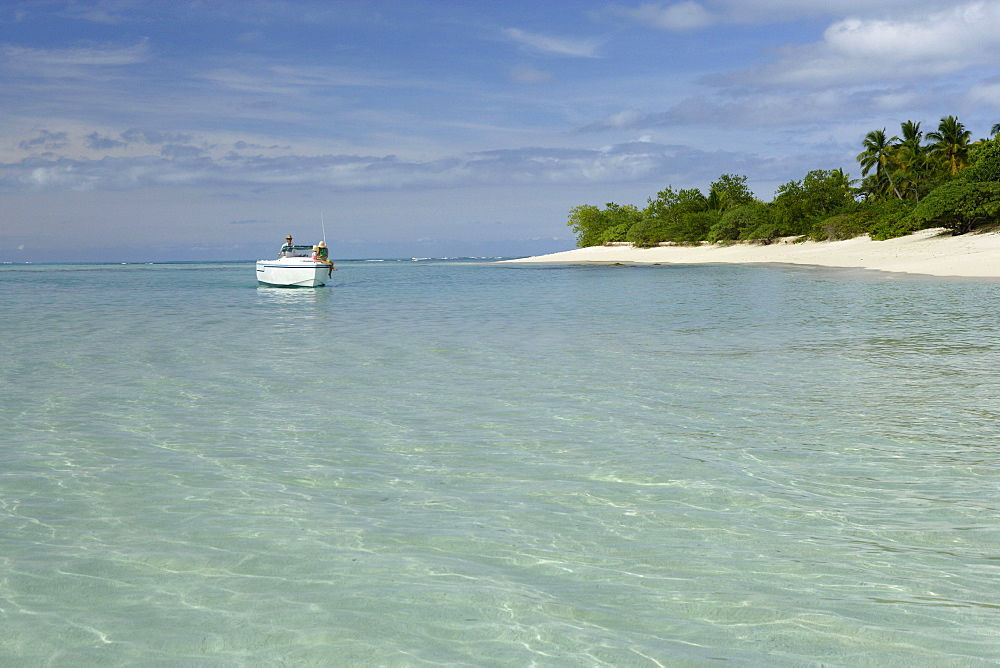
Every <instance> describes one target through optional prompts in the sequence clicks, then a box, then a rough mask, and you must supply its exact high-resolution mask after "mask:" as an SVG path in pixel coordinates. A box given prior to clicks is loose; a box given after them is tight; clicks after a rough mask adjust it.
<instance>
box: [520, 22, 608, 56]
mask: <svg viewBox="0 0 1000 668" xmlns="http://www.w3.org/2000/svg"><path fill="white" fill-rule="evenodd" d="M503 34H504V35H506V36H507V37H508V38H510V39H511V40H513V41H514V42H516V43H517V44H520V45H521V46H522V47H525V48H527V49H530V50H532V51H537V52H539V53H545V54H552V55H557V56H574V57H577V58H595V57H597V48H598V46H600V44H599V42H598V41H597V40H593V39H569V38H565V37H552V36H549V35H540V34H537V33H529V32H525V31H524V30H520V29H518V28H505V29H504V31H503Z"/></svg>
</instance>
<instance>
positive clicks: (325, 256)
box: [312, 241, 337, 277]
mask: <svg viewBox="0 0 1000 668" xmlns="http://www.w3.org/2000/svg"><path fill="white" fill-rule="evenodd" d="M312 259H313V262H322V263H323V264H325V265H327V266H328V267H329V268H330V269H329V271H327V272H326V275H327V276H328V277H329V276H333V272H335V271H337V268H336V267H334V266H333V261H332V260H330V251H329V250H328V249H327V247H326V242H325V241H321V242H319V243H318V244H316V245H315V246H313V254H312Z"/></svg>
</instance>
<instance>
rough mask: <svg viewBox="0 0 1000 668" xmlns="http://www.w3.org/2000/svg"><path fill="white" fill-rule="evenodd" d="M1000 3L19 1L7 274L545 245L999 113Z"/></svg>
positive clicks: (767, 187)
mask: <svg viewBox="0 0 1000 668" xmlns="http://www.w3.org/2000/svg"><path fill="white" fill-rule="evenodd" d="M998 63H1000V0H978V1H969V2H965V1H963V0H839V1H838V0H824V1H823V2H820V1H818V0H752V1H751V0H682V1H680V2H673V1H669V0H668V1H666V2H629V1H627V0H612V1H609V2H602V1H597V0H580V1H574V0H566V1H564V2H558V3H557V2H538V0H531V1H523V2H522V1H521V0H504V2H497V1H496V0H490V1H479V0H469V1H459V0H451V1H432V0H399V1H396V0H387V1H378V0H368V1H363V2H362V1H358V2H355V1H353V0H332V1H328V2H319V1H309V0H286V1H282V0H262V1H260V2H255V1H253V0H240V1H235V0H155V1H154V0H106V1H100V0H90V1H79V2H72V1H58V0H51V1H48V0H30V1H23V2H21V1H18V0H5V1H4V2H3V3H0V261H8V262H10V261H13V262H21V261H31V260H34V261H50V260H81V261H86V260H92V261H141V260H171V259H173V260H199V259H253V258H255V257H258V256H262V257H269V256H271V255H272V254H273V253H274V251H275V250H276V248H277V246H278V245H280V242H281V239H282V238H283V237H284V235H285V234H287V233H292V234H294V235H295V237H296V241H302V242H308V243H313V242H315V241H318V240H319V238H320V236H321V235H322V233H321V218H322V220H323V221H325V225H326V234H327V239H328V242H329V243H330V245H331V247H332V250H333V255H334V257H341V258H352V257H413V256H417V257H429V256H454V255H525V254H534V253H541V252H549V251H554V250H563V249H568V248H571V247H572V246H573V242H574V240H573V236H572V230H570V228H568V227H567V226H566V219H567V214H568V212H569V210H570V209H571V208H572V207H574V206H577V205H580V204H595V205H604V204H605V203H607V202H612V201H614V202H617V203H620V204H637V205H639V206H642V205H644V204H645V202H646V198H648V197H650V196H655V194H656V193H657V192H658V191H659V190H661V189H663V188H664V187H666V186H668V185H669V186H673V187H675V188H701V189H702V190H707V188H708V185H709V184H710V183H711V182H712V181H713V180H715V179H716V178H718V176H720V175H721V174H742V175H745V176H747V177H748V183H749V185H750V187H751V189H752V190H753V191H754V192H755V193H756V194H757V196H758V197H760V198H762V199H765V200H767V199H770V198H771V197H772V196H773V194H774V191H775V189H776V188H777V187H778V186H779V185H781V184H782V183H785V182H788V181H791V180H798V179H801V178H802V177H803V176H804V175H805V174H806V173H807V172H808V171H810V170H812V169H837V168H843V169H845V170H846V171H847V172H849V173H850V174H852V175H854V176H857V175H858V172H859V169H858V166H857V163H856V162H855V156H856V155H857V154H858V153H859V152H860V145H861V140H862V138H863V137H864V135H865V133H867V132H868V131H869V130H872V129H879V128H883V127H885V128H887V129H888V130H889V132H890V133H894V132H897V131H898V129H899V124H900V123H901V122H902V121H904V120H910V119H912V120H916V121H921V122H922V124H923V128H924V129H925V130H931V129H934V128H935V127H936V126H937V123H938V121H939V120H940V118H941V117H942V116H946V115H956V116H958V117H959V119H960V120H961V121H962V122H963V123H965V124H966V126H967V127H968V128H969V129H970V130H972V132H973V136H974V138H980V137H985V136H986V135H987V134H988V132H989V129H990V127H991V126H992V125H993V124H994V123H997V122H1000V66H998Z"/></svg>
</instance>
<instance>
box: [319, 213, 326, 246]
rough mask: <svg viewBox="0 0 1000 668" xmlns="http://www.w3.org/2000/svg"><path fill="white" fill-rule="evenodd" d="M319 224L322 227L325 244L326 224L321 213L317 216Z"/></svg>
mask: <svg viewBox="0 0 1000 668" xmlns="http://www.w3.org/2000/svg"><path fill="white" fill-rule="evenodd" d="M319 224H320V225H321V226H322V227H323V243H326V222H325V221H324V220H323V212H320V214H319Z"/></svg>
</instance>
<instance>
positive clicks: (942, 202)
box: [911, 179, 1000, 234]
mask: <svg viewBox="0 0 1000 668" xmlns="http://www.w3.org/2000/svg"><path fill="white" fill-rule="evenodd" d="M911 218H912V220H913V221H914V222H915V223H916V224H917V225H919V226H920V228H926V227H944V228H947V229H949V230H951V233H952V234H965V233H966V232H970V231H972V230H973V229H975V228H977V227H979V226H981V225H986V224H990V223H996V222H998V218H1000V182H997V181H988V182H984V183H969V182H968V181H965V180H963V179H958V180H955V181H949V182H948V183H945V184H944V185H942V186H938V187H937V188H935V189H934V191H933V192H931V194H930V195H928V196H927V197H925V198H924V199H923V200H921V202H920V204H918V205H917V207H916V209H914V211H913V215H912V216H911ZM918 229H919V228H918Z"/></svg>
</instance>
